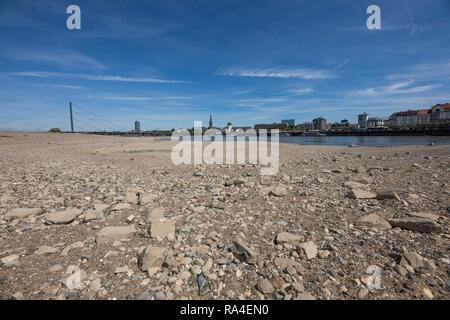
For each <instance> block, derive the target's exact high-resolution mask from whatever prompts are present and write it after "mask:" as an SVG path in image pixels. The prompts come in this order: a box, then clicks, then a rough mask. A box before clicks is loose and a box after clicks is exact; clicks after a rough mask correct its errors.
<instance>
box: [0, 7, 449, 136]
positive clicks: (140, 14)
mask: <svg viewBox="0 0 450 320" xmlns="http://www.w3.org/2000/svg"><path fill="white" fill-rule="evenodd" d="M72 4H76V5H78V6H79V7H80V9H81V30H69V29H68V28H67V26H66V19H67V18H68V17H69V14H67V13H66V9H67V7H68V6H69V5H72ZM373 4H376V5H378V6H379V7H380V9H381V30H369V29H368V28H367V26H366V20H367V18H368V17H369V14H367V13H366V10H367V7H368V6H369V5H373ZM0 44H1V45H0V114H1V116H0V129H3V130H45V131H47V130H49V129H50V128H52V127H59V128H61V129H62V130H68V129H69V128H70V122H69V101H71V102H72V103H73V110H74V122H75V130H80V131H81V130H87V131H94V130H107V131H111V130H132V129H133V125H134V121H135V120H139V121H140V122H141V129H149V130H154V129H171V128H189V127H192V126H193V122H194V121H199V120H201V121H203V123H204V125H207V123H208V120H209V115H210V114H212V115H213V120H214V125H216V126H225V125H226V124H227V123H228V122H232V123H233V125H235V126H246V125H254V124H259V123H273V122H280V121H281V120H283V119H295V120H296V123H301V122H306V121H311V120H312V119H314V118H316V117H319V116H324V117H326V118H327V119H328V121H329V122H335V121H340V120H342V119H348V120H350V121H351V122H356V121H357V115H358V113H362V112H367V113H368V114H369V115H370V116H380V117H388V116H389V115H390V114H392V113H393V112H397V111H402V110H409V109H421V108H429V107H431V106H433V105H435V104H438V103H445V102H450V90H449V89H450V1H449V0H426V1H425V0H423V1H418V0H388V1H377V0H370V1H365V0H315V1H303V0H280V1H273V0H269V1H264V0H261V1H251V0H246V1H242V0H226V1H222V0H196V1H193V0H192V1H191V0H180V1H175V0H164V1H162V0H160V1H153V0H135V1H125V0H108V1H106V0H104V1H98V0H71V1H65V0H40V1H35V0H0Z"/></svg>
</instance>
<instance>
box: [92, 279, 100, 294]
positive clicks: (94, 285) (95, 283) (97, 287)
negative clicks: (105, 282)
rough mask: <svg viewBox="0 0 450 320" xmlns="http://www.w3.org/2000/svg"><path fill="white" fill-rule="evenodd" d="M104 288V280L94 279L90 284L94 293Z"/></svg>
mask: <svg viewBox="0 0 450 320" xmlns="http://www.w3.org/2000/svg"><path fill="white" fill-rule="evenodd" d="M101 288H102V279H94V280H92V281H91V283H90V284H89V289H90V290H92V291H97V290H100V289H101Z"/></svg>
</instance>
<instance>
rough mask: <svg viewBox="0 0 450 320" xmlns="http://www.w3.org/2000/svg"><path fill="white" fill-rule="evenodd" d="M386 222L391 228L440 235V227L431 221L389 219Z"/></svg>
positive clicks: (412, 218) (414, 218) (421, 219)
mask: <svg viewBox="0 0 450 320" xmlns="http://www.w3.org/2000/svg"><path fill="white" fill-rule="evenodd" d="M388 222H389V223H390V224H391V225H392V227H394V228H395V227H398V228H401V229H406V230H411V231H417V232H422V233H437V234H438V233H441V232H442V227H441V226H440V225H438V224H437V223H436V222H434V221H433V220H429V219H423V218H416V217H409V218H400V219H389V220H388Z"/></svg>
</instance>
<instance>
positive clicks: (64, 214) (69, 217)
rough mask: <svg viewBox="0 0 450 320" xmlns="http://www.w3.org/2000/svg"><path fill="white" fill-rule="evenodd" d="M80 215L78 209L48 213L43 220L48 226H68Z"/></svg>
mask: <svg viewBox="0 0 450 320" xmlns="http://www.w3.org/2000/svg"><path fill="white" fill-rule="evenodd" d="M81 213H82V210H80V209H68V210H65V211H57V212H50V213H47V214H46V215H45V220H46V222H47V223H49V224H68V223H71V222H72V221H73V220H75V218H76V217H77V216H79V215H80V214H81Z"/></svg>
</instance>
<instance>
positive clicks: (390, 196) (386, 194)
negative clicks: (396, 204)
mask: <svg viewBox="0 0 450 320" xmlns="http://www.w3.org/2000/svg"><path fill="white" fill-rule="evenodd" d="M377 199H378V200H400V197H399V196H398V194H397V193H396V192H394V191H381V192H378V193H377Z"/></svg>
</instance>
